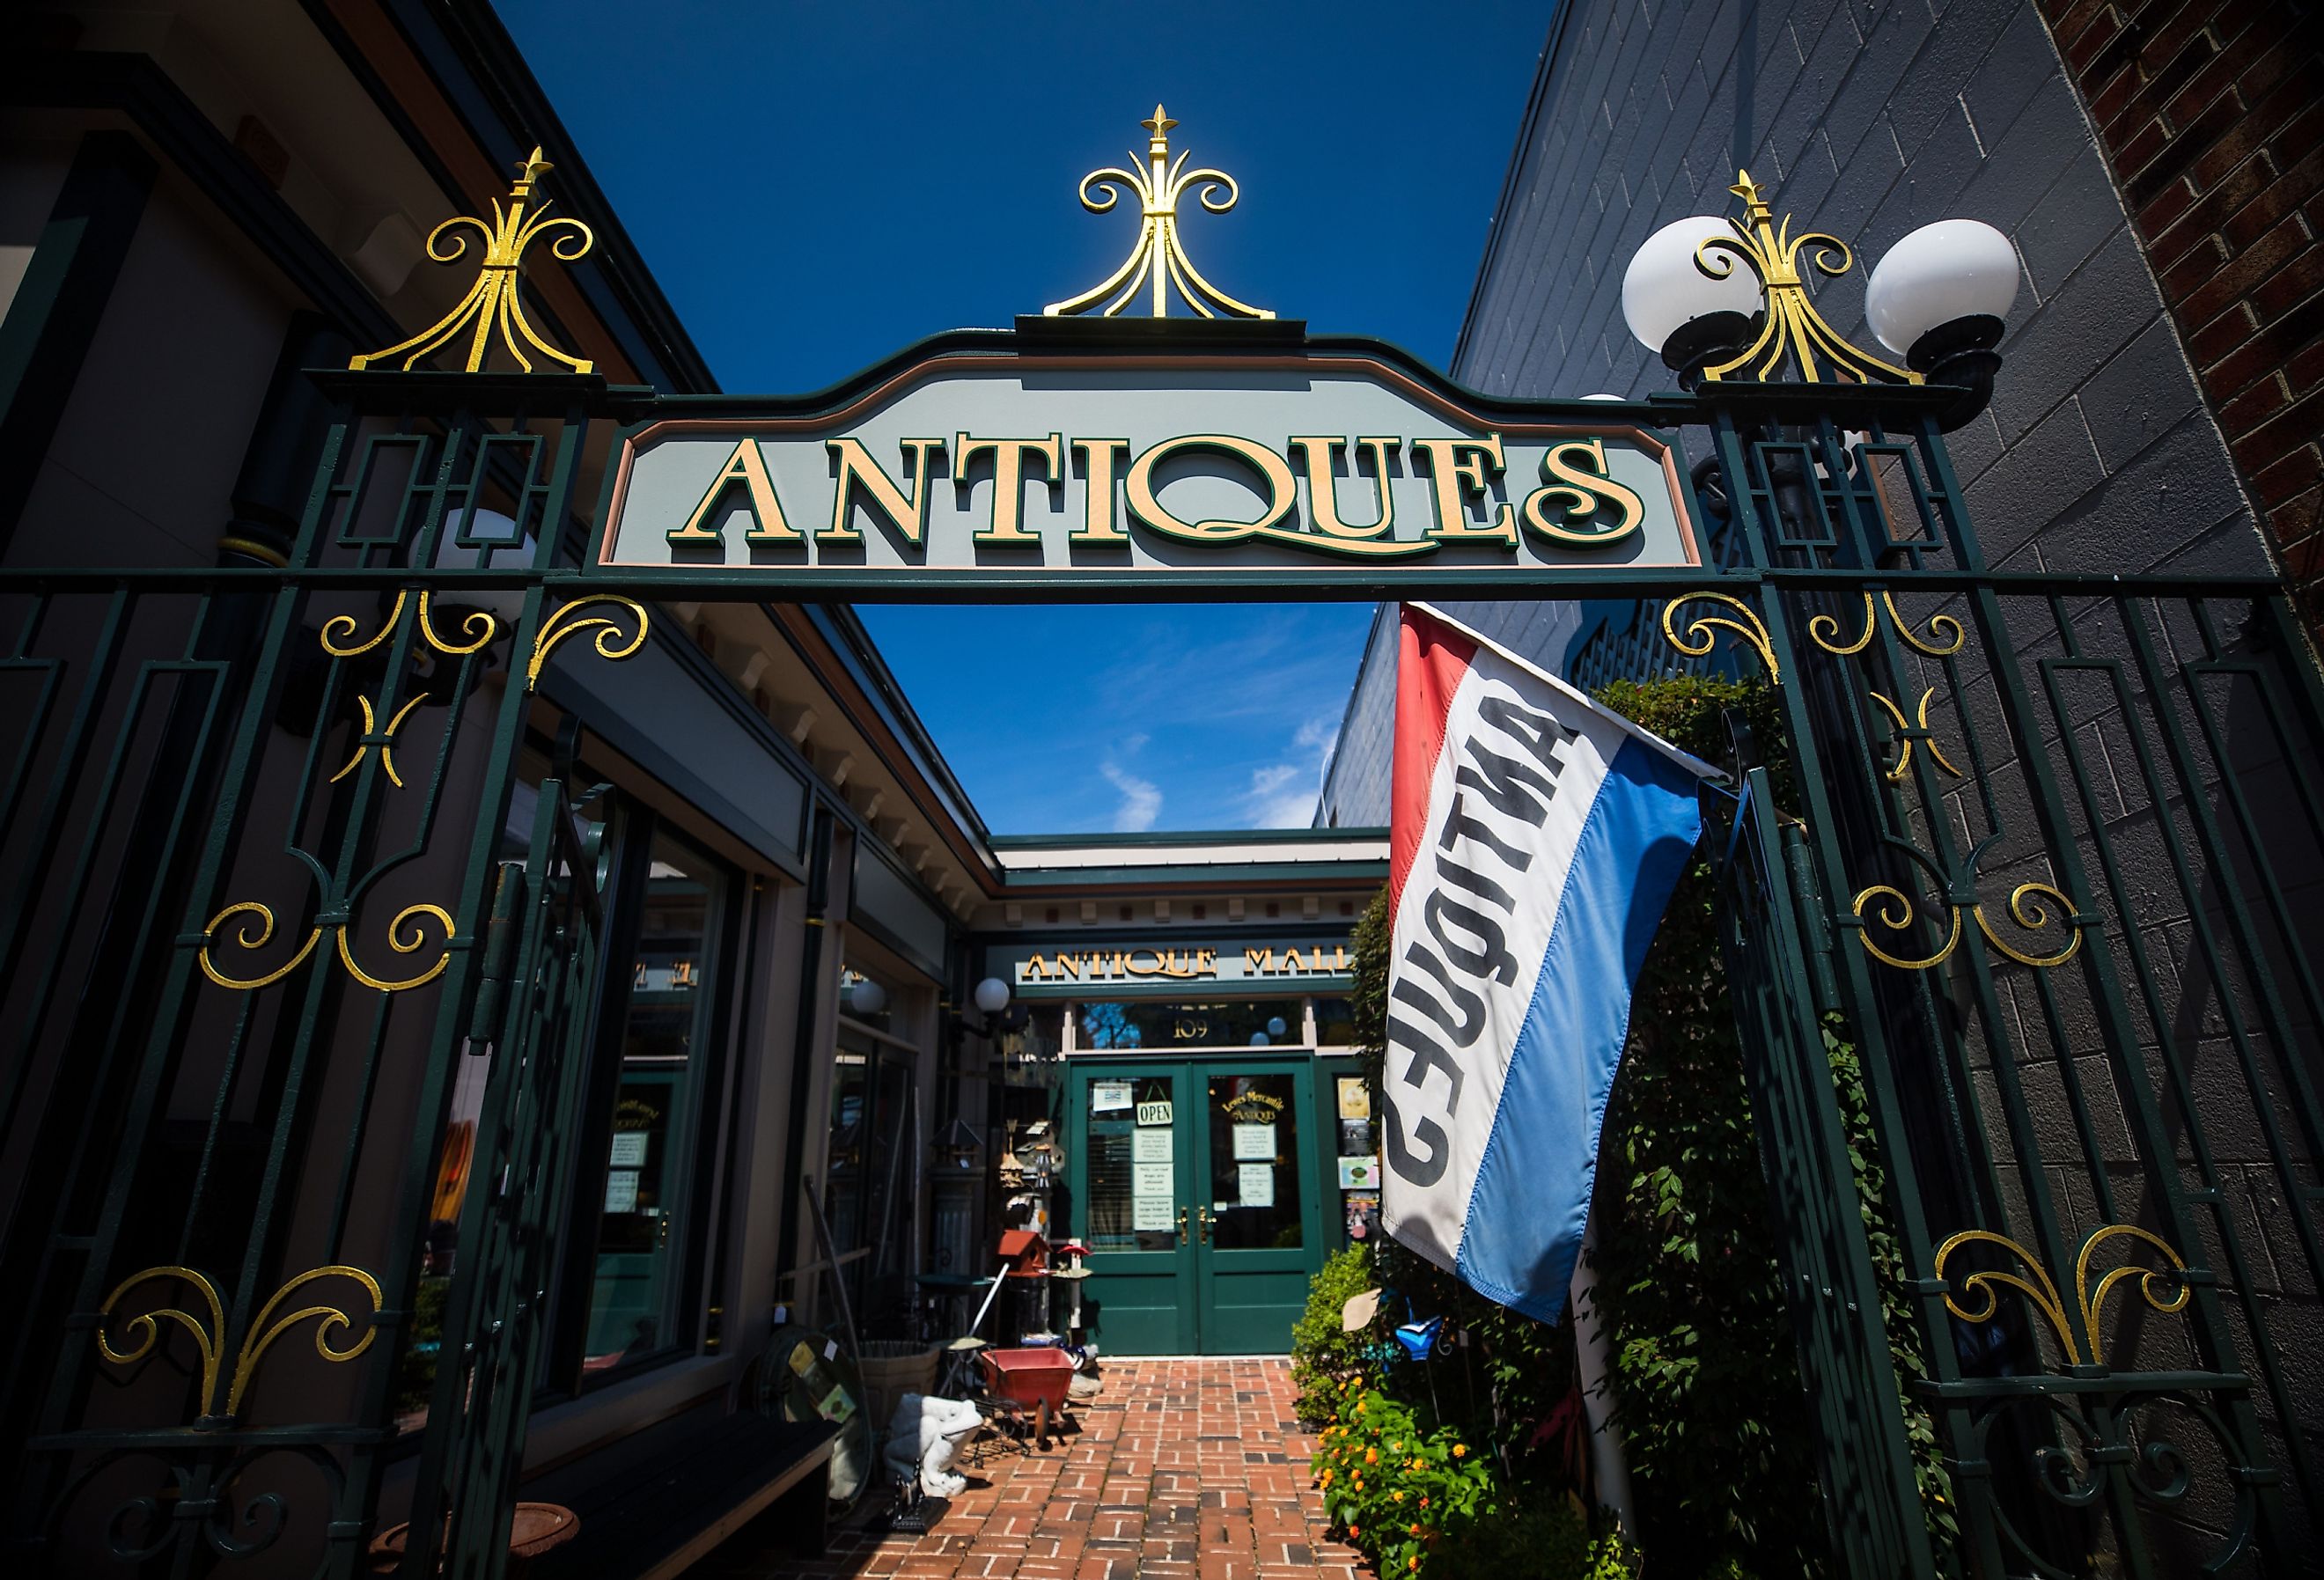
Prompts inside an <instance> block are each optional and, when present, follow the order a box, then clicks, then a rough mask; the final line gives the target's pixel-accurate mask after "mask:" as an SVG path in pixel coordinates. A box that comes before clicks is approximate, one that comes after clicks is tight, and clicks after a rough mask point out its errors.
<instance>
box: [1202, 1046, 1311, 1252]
mask: <svg viewBox="0 0 2324 1580" xmlns="http://www.w3.org/2000/svg"><path fill="white" fill-rule="evenodd" d="M1296 1088H1297V1081H1296V1077H1295V1076H1291V1075H1289V1074H1284V1075H1267V1076H1219V1077H1217V1078H1216V1079H1214V1080H1213V1081H1212V1082H1211V1083H1210V1104H1209V1107H1210V1116H1211V1215H1212V1216H1213V1218H1214V1219H1215V1220H1216V1223H1215V1224H1214V1225H1213V1228H1212V1230H1211V1240H1212V1243H1213V1244H1214V1245H1216V1246H1218V1247H1219V1248H1220V1249H1221V1250H1223V1251H1261V1250H1291V1249H1293V1248H1296V1246H1298V1245H1299V1244H1300V1243H1301V1238H1302V1236H1301V1231H1300V1220H1299V1118H1300V1115H1299V1104H1298V1099H1297V1090H1296Z"/></svg>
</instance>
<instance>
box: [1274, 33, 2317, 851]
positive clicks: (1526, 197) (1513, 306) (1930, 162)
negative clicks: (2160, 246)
mask: <svg viewBox="0 0 2324 1580" xmlns="http://www.w3.org/2000/svg"><path fill="white" fill-rule="evenodd" d="M2221 25H2222V26H2223V27H2224V26H2225V25H2226V24H2225V23H2222V24H2221ZM1738 168H1741V169H1748V170H1749V171H1751V173H1752V175H1753V176H1754V177H1755V178H1756V179H1757V180H1758V181H1759V182H1760V183H1761V184H1762V185H1763V187H1765V188H1766V189H1769V190H1770V191H1771V192H1772V193H1773V196H1772V198H1771V199H1770V201H1771V203H1772V205H1773V207H1774V208H1775V211H1776V213H1777V214H1778V215H1782V214H1789V215H1791V216H1792V217H1793V222H1794V229H1795V230H1796V229H1803V228H1813V229H1818V230H1823V231H1829V232H1831V234H1833V235H1835V236H1839V237H1840V238H1841V239H1842V240H1843V241H1845V242H1847V243H1848V244H1849V245H1850V246H1851V247H1852V248H1854V249H1855V253H1856V266H1855V267H1854V268H1853V269H1851V270H1850V271H1849V273H1847V274H1846V275H1845V276H1843V277H1840V278H1838V279H1826V278H1824V277H1822V276H1821V275H1814V276H1812V281H1811V284H1812V289H1813V290H1815V291H1816V292H1817V295H1816V301H1817V306H1818V308H1819V310H1821V312H1822V313H1823V315H1824V316H1825V317H1826V318H1827V319H1829V320H1830V321H1831V324H1832V325H1833V326H1834V327H1835V328H1838V329H1840V332H1841V333H1842V334H1844V335H1846V336H1847V337H1849V339H1851V340H1852V341H1854V342H1856V343H1857V344H1859V345H1863V346H1877V342H1876V341H1875V340H1874V339H1873V337H1872V335H1871V332H1870V330H1869V329H1868V328H1867V327H1866V325H1865V322H1864V313H1863V303H1864V283H1865V280H1866V277H1867V273H1868V272H1869V270H1870V268H1871V266H1872V265H1873V264H1874V263H1877V261H1878V259H1879V258H1880V256H1881V254H1883V253H1884V252H1885V251H1886V249H1887V248H1888V247H1889V246H1891V245H1894V244H1895V242H1896V241H1897V239H1898V238H1900V237H1901V236H1904V235H1905V234H1906V233H1907V232H1909V231H1911V230H1913V229H1914V228H1916V227H1918V226H1922V225H1925V224H1928V223H1930V222H1932V221H1933V220H1937V219H1942V218H1951V217H1965V218H1971V219H1981V220H1984V221H1985V222H1987V224H1990V225H1993V226H1997V227H1998V228H1999V229H2000V230H2002V231H2004V232H2005V233H2006V234H2007V235H2008V236H2010V238H2011V239H2012V241H2013V242H2014V243H2015V245H2016V247H2017V251H2018V254H2019V257H2020V259H2021V262H2022V263H2023V265H2024V273H2023V278H2022V280H2021V282H2020V286H2019V291H2018V297H2017V302H2016V305H2015V309H2014V310H2012V311H2011V313H2010V315H2009V329H2008V336H2007V337H2006V339H2005V340H2004V342H2003V344H2002V346H2001V351H2002V354H2003V356H2004V357H2005V358H2006V361H2005V363H2004V365H2003V367H2002V370H2001V374H2000V377H1999V379H1998V381H1997V387H1996V391H1995V394H1994V399H1993V402H1992V405H1991V407H1990V408H1989V409H1988V410H1987V411H1986V412H1985V413H1984V414H1982V415H1981V416H1979V417H1978V419H1977V420H1976V421H1975V422H1973V423H1972V424H1970V425H1969V427H1967V428H1965V429H1963V430H1960V431H1959V432H1957V433H1955V434H1954V435H1953V436H1952V439H1951V447H1952V454H1953V459H1954V463H1955V465H1956V466H1957V467H1958V468H1959V470H1960V476H1961V479H1962V482H1963V483H1964V485H1966V487H1967V489H1968V492H1969V501H1970V504H1971V505H1972V507H1973V508H1974V510H1975V512H1976V517H1977V523H1978V532H1979V535H1980V536H1981V538H1982V540H1983V541H1984V544H1985V547H1986V550H1987V555H1988V556H1989V557H1990V559H1991V561H1992V563H1993V564H1994V566H1995V568H1997V569H2003V570H2013V569H2023V570H2033V569H2051V570H2121V571H2130V570H2163V569H2182V570H2186V571H2188V572H2190V573H2195V572H2235V571H2255V570H2264V569H2267V568H2271V567H2272V565H2273V556H2272V552H2271V549H2270V546H2269V542H2268V541H2267V538H2266V536H2265V534H2264V532H2263V531H2262V528H2261V526H2260V524H2259V522H2258V520H2257V518H2256V516H2255V511H2254V508H2253V504H2252V503H2251V499H2250V497H2249V495H2248V494H2247V492H2246V485H2245V482H2244V480H2243V479H2242V478H2241V477H2240V476H2239V475H2238V472H2237V469H2236V463H2235V461H2234V459H2233V458H2232V457H2230V455H2229V452H2228V448H2227V441H2226V439H2224V438H2223V437H2222V434H2221V430H2220V426H2219V421H2218V418H2217V417H2216V416H2215V415H2214V413H2213V411H2212V410H2211V409H2210V407H2209V405H2207V403H2206V402H2205V399H2204V392H2203V390H2202V389H2201V387H2200V386H2199V383H2198V379H2197V375H2196V372H2195V370H2194V368H2193V367H2192V366H2191V365H2190V361H2189V358H2188V354H2187V351H2186V348H2185V345H2184V342H2183V338H2182V334H2181V329H2180V328H2179V327H2178V325H2177V324H2175V323H2174V321H2173V318H2172V314H2171V312H2169V311H2168V310H2166V303H2165V297H2164V294H2163V291H2162V290H2161V289H2160V288H2159V287H2158V285H2157V282H2156V276H2155V273H2154V271H2153V268H2152V267H2151V266H2150V264H2149V262H2148V257H2147V254H2145V252H2144V251H2143V249H2142V247H2141V245H2140V238H2139V236H2138V235H2137V234H2136V233H2135V231H2134V229H2133V226H2132V224H2131V219H2130V216H2129V214H2128V212H2127V211H2126V206H2125V200H2124V197H2123V194H2122V192H2121V191H2120V190H2119V189H2118V188H2117V185H2116V177H2115V175H2114V173H2113V172H2112V171H2110V169H2109V164H2108V151H2107V149H2106V148H2105V147H2104V145H2103V144H2102V141H2101V139H2100V137H2099V135H2098V132H2097V131H2096V130H2094V124H2093V120H2092V117H2091V115H2090V114H2089V110H2088V108H2087V106H2086V105H2085V103H2084V100H2083V98H2082V97H2081V96H2080V93H2079V92H2078V91H2077V88H2076V86H2075V83H2074V81H2073V80H2072V79H2070V75H2069V73H2068V70H2067V69H2066V65H2065V63H2064V61H2063V60H2061V54H2060V51H2059V47H2058V45H2057V44H2056V43H2054V42H2052V34H2051V32H2050V29H2049V27H2048V26H2047V25H2045V23H2044V19H2043V15H2042V14H2041V13H2040V12H2039V11H2038V10H2037V9H2036V7H2034V6H2033V5H2028V4H2023V3H2013V0H1956V3H1955V4H1951V5H1938V4H1932V5H1895V4H1875V5H1862V4H1851V3H1846V0H1840V3H1835V0H1801V3H1799V4H1791V5H1786V4H1781V3H1780V0H1777V3H1770V4H1759V3H1757V0H1721V3H1720V4H1711V5H1676V4H1664V3H1656V0H1632V3H1629V4H1612V3H1609V0H1577V3H1575V4H1572V5H1563V6H1561V7H1560V8H1559V10H1558V12H1557V14H1556V16H1555V18H1554V21H1553V23H1552V24H1551V28H1550V32H1549V37H1548V42H1547V44H1546V46H1545V50H1544V51H1543V55H1542V60H1541V65H1540V68H1539V69H1538V71H1537V72H1536V74H1535V81H1534V89H1533V95H1532V98H1531V100H1530V102H1529V103H1528V105H1527V106H1526V115H1525V119H1524V122H1523V124H1522V125H1521V127H1520V129H1519V132H1518V134H1517V145H1516V150H1515V152H1514V153H1513V155H1512V157H1511V160H1510V164H1509V171H1508V179H1507V180H1506V182H1505V183H1504V186H1503V189H1502V193H1501V199H1500V204H1499V210H1498V212H1497V213H1496V214H1495V216H1494V219H1493V225H1492V231H1491V236H1490V239H1489V242H1488V244H1487V246H1486V249H1485V255H1484V260H1483V263H1482V264H1481V265H1480V268H1479V271H1478V275H1477V283H1476V288H1475V291H1474V293H1473V295H1472V296H1471V300H1470V304H1469V311H1468V316H1467V319H1466V320H1465V322H1464V324H1463V326H1462V332H1461V336H1460V339H1459V341H1458V343H1457V344H1456V346H1454V348H1453V354H1452V374H1453V376H1454V377H1455V378H1457V379H1459V380H1460V381H1461V382H1462V383H1467V384H1471V385H1473V386H1474V387H1476V388H1478V389H1480V390H1485V391H1489V392H1492V393H1508V394H1524V395H1549V394H1558V395H1581V394H1591V393H1610V394H1618V395H1624V396H1633V395H1643V394H1646V393H1651V392H1654V391H1656V390H1665V389H1669V388H1671V387H1673V385H1674V377H1673V375H1672V374H1671V373H1670V371H1669V370H1668V369H1666V368H1665V367H1664V366H1663V365H1662V362H1661V360H1660V358H1659V357H1657V356H1655V355H1654V354H1652V353H1650V352H1648V351H1647V350H1646V348H1645V347H1644V346H1641V345H1639V344H1638V343H1637V341H1636V340H1635V339H1633V338H1632V337H1631V336H1630V333H1629V331H1628V328H1627V327H1626V326H1625V324H1624V322H1623V319H1622V310H1621V284H1622V272H1623V270H1624V268H1625V267H1626V266H1627V265H1628V262H1629V259H1630V256H1631V254H1633V253H1634V252H1636V251H1637V247H1638V245H1639V244H1640V243H1641V242H1643V241H1645V240H1646V237H1647V236H1650V235H1652V234H1653V233H1654V232H1655V230H1656V229H1657V228H1659V227H1660V226H1664V225H1665V224H1667V223H1669V222H1670V221H1671V220H1673V219H1676V218H1679V217H1683V216H1685V215H1689V214H1723V213H1727V212H1729V211H1730V210H1732V208H1733V207H1734V203H1733V199H1731V198H1730V197H1729V193H1728V191H1727V187H1728V185H1729V182H1731V181H1733V180H1734V179H1735V172H1736V171H1737V170H1738ZM1685 439H1686V444H1687V449H1688V453H1689V454H1690V455H1691V456H1693V457H1701V455H1702V454H1703V453H1705V452H1704V447H1703V444H1702V442H1701V435H1700V434H1693V433H1690V434H1687V435H1686V436H1685ZM1452 608H1453V612H1454V613H1456V614H1458V615H1459V617H1460V618H1461V619H1462V620H1463V621H1465V622H1467V623H1468V624H1471V625H1472V626H1475V627H1477V628H1479V629H1480V630H1482V631H1484V632H1485V633H1487V634H1489V635H1491V636H1494V637H1496V638H1497V639H1499V640H1500V641H1502V642H1505V643H1507V644H1508V645H1509V646H1511V647H1514V648H1516V649H1517V650H1518V651H1523V652H1526V653H1527V654H1529V655H1531V656H1533V657H1534V658H1535V659H1537V660H1539V661H1542V662H1544V663H1545V664H1547V665H1549V666H1550V667H1552V668H1554V669H1563V666H1564V665H1565V664H1566V662H1567V661H1568V660H1569V659H1570V657H1571V656H1572V652H1573V651H1574V650H1575V649H1576V648H1577V647H1578V646H1579V645H1580V644H1581V643H1582V642H1586V641H1588V640H1589V638H1590V637H1591V633H1593V631H1595V630H1596V629H1597V628H1598V625H1599V623H1600V620H1601V619H1603V618H1605V617H1607V614H1608V613H1609V612H1608V611H1605V610H1602V609H1599V608H1595V607H1592V606H1579V607H1577V606H1574V605H1554V606H1549V607H1543V608H1533V607H1526V606H1524V605H1491V604H1480V605H1452ZM1612 617H1613V618H1614V619H1616V620H1617V621H1618V620H1619V619H1620V618H1621V617H1622V612H1621V611H1613V612H1612ZM1393 635H1394V624H1393V620H1392V618H1390V617H1389V615H1388V612H1384V614H1383V618H1382V620H1381V621H1380V622H1379V624H1376V625H1375V627H1374V630H1373V636H1372V641H1371V642H1370V644H1369V648H1368V650H1367V651H1366V654H1365V658H1364V661H1363V665H1362V668H1361V670H1360V673H1359V676H1358V678H1357V681H1356V685H1355V688H1354V691H1353V694H1352V695H1351V698H1350V701H1349V707H1348V711H1347V715H1346V717H1345V720H1344V723H1343V725H1342V730H1341V735H1340V743H1339V745H1338V747H1337V749H1336V752H1335V753H1334V759H1333V764H1332V767H1331V770H1330V772H1329V774H1328V776H1327V778H1326V781H1325V785H1324V789H1323V797H1322V800H1321V804H1320V806H1319V808H1318V812H1317V818H1316V820H1317V822H1318V823H1319V824H1322V825H1326V826H1336V827H1364V826H1371V825H1377V824H1379V823H1383V822H1385V821H1386V820H1387V814H1388V728H1389V724H1390V716H1391V714H1392V711H1393V707H1394V700H1395V695H1394V692H1395V688H1394V679H1395V677H1394V669H1395V665H1394V662H1393V653H1394V650H1393V646H1392V645H1387V646H1384V645H1383V643H1390V644H1392V642H1393Z"/></svg>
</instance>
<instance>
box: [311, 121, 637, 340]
mask: <svg viewBox="0 0 2324 1580" xmlns="http://www.w3.org/2000/svg"><path fill="white" fill-rule="evenodd" d="M554 168H556V167H555V166H553V165H551V164H550V163H549V161H547V160H545V159H543V158H542V157H541V156H540V150H539V149H538V148H536V149H534V150H533V151H532V152H531V153H530V155H529V156H528V157H526V158H525V159H523V160H521V161H520V162H518V164H517V172H518V173H517V178H516V184H515V185H514V186H512V187H511V188H510V189H509V195H508V203H507V206H506V207H505V208H503V206H502V204H501V202H500V200H499V199H493V222H492V223H491V224H490V225H486V224H485V223H484V221H483V220H481V219H479V218H477V217H475V215H473V214H462V215H457V216H456V217H453V218H450V219H447V220H446V221H445V222H444V223H443V224H441V225H439V226H437V227H436V228H435V229H434V230H431V231H429V233H428V255H429V257H431V258H433V259H435V260H436V262H438V263H456V262H457V261H458V260H459V259H460V258H461V257H462V256H463V255H464V254H466V252H467V250H468V238H467V237H466V236H457V235H456V236H453V237H452V240H451V246H450V250H448V251H445V252H438V250H437V244H438V241H439V240H441V239H442V237H443V236H445V234H446V233H447V231H453V230H456V229H457V227H458V226H464V225H467V226H475V231H476V234H477V235H478V236H482V237H484V268H483V269H482V270H481V271H480V272H479V273H477V275H476V279H475V283H474V284H472V285H470V286H469V287H468V294H467V295H466V296H464V297H462V298H461V299H460V304H459V305H458V306H457V307H456V308H454V309H453V310H451V311H450V312H448V313H447V314H445V315H444V317H443V318H442V319H438V321H437V322H436V323H435V324H434V325H433V326H432V327H430V328H425V329H422V330H421V331H420V333H419V334H417V335H414V336H413V337H411V338H410V339H409V340H405V341H402V342H401V343H400V344H398V345H394V346H388V347H386V348H385V349H384V350H381V351H368V352H365V353H364V354H363V355H362V356H355V357H353V358H351V359H349V361H348V363H347V365H348V366H349V367H350V368H353V369H355V370H356V371H358V372H361V371H362V370H364V369H365V368H368V367H371V366H373V365H376V364H380V363H388V362H392V363H394V364H395V365H397V366H399V367H401V368H403V369H404V370H406V371H409V370H410V367H411V365H412V364H414V363H416V362H418V361H420V359H421V358H422V357H426V356H434V355H435V354H436V352H437V351H438V350H439V349H441V348H442V347H444V346H447V345H449V344H450V343H451V342H452V341H453V340H454V339H455V338H457V337H458V335H459V334H460V331H461V330H462V329H463V328H468V327H470V326H472V325H473V326H474V328H473V330H472V332H471V333H470V335H469V337H468V357H467V361H466V365H465V367H464V371H466V372H468V373H481V372H483V371H484V358H485V357H486V356H487V355H489V354H490V352H491V350H492V339H493V331H494V330H495V329H497V330H498V331H499V333H500V339H501V344H502V345H503V346H507V347H508V351H509V355H510V356H513V357H515V358H516V364H517V366H519V367H520V368H522V369H523V370H524V371H525V372H527V373H530V372H531V371H532V358H531V357H530V356H526V355H525V348H526V347H527V346H530V347H531V348H532V349H533V350H534V351H535V352H537V353H539V355H540V356H545V357H547V358H549V360H550V361H551V362H555V363H558V364H560V365H563V366H564V367H567V368H569V369H570V370H571V371H573V372H575V373H587V372H589V371H590V369H591V368H592V367H594V366H595V364H594V363H592V362H591V361H589V359H588V358H586V357H583V356H567V355H566V354H565V353H564V352H562V351H559V350H558V348H557V347H556V346H551V345H550V344H549V342H548V341H546V340H544V339H542V338H541V337H540V335H539V331H538V330H536V329H534V328H533V327H532V325H531V324H530V322H529V321H528V320H527V319H526V318H525V316H524V300H523V298H522V297H521V295H520V294H519V293H518V291H517V271H518V268H519V266H520V265H521V263H523V261H524V250H525V248H527V247H529V246H530V245H532V244H533V242H534V241H535V240H536V239H537V238H539V236H540V235H541V234H542V233H543V232H544V231H551V230H557V229H558V228H560V227H562V228H566V229H567V230H568V231H569V234H567V235H566V236H559V237H558V239H557V240H556V241H555V242H554V243H552V244H550V246H549V251H550V252H552V253H554V254H556V255H557V257H558V261H559V262H562V263H576V262H578V261H579V260H580V259H582V258H584V257H586V256H587V254H588V252H589V249H590V248H591V247H593V246H595V245H596V242H597V237H596V235H595V232H593V231H591V230H590V228H589V227H588V226H586V225H584V224H583V223H581V221H579V220H577V219H574V218H571V217H567V216H566V215H562V214H558V215H552V214H550V213H549V204H548V203H547V202H546V201H544V202H542V203H541V204H540V206H539V208H533V194H534V190H535V189H536V188H537V187H538V186H539V183H540V178H541V177H542V176H544V175H546V174H548V173H549V171H551V170H553V169H554Z"/></svg>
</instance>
